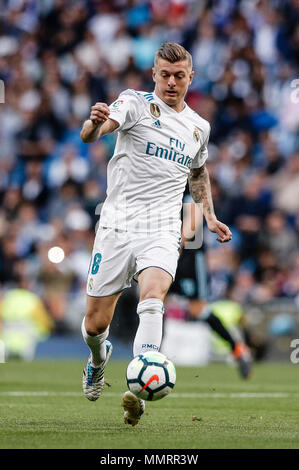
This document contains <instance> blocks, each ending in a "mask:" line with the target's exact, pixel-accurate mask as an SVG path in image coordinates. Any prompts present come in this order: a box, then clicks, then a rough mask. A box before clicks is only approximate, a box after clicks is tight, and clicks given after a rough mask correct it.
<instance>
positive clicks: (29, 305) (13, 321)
mask: <svg viewBox="0 0 299 470" xmlns="http://www.w3.org/2000/svg"><path fill="white" fill-rule="evenodd" d="M52 329H53V321H52V319H51V317H50V315H49V314H48V312H47V311H46V309H45V307H44V305H43V303H42V301H41V300H40V298H39V297H38V296H37V295H36V294H34V293H33V292H30V291H29V290H26V289H23V288H16V289H12V290H10V291H8V292H7V293H6V294H5V295H4V297H3V298H2V300H1V302H0V339H1V340H2V341H3V342H4V345H5V357H6V359H9V358H18V359H22V360H25V361H31V360H32V359H33V358H34V354H35V350H36V346H37V343H38V342H39V341H43V340H45V339H46V338H47V337H48V336H49V334H50V332H51V330H52Z"/></svg>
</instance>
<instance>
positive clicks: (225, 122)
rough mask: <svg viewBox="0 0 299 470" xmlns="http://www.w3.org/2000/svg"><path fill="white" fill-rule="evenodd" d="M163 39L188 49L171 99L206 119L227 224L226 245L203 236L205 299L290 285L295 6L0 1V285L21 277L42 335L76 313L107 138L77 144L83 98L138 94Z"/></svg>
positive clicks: (296, 204)
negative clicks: (190, 69) (188, 62)
mask: <svg viewBox="0 0 299 470" xmlns="http://www.w3.org/2000/svg"><path fill="white" fill-rule="evenodd" d="M164 41H174V42H179V43H181V44H182V45H184V46H185V47H186V48H187V49H188V50H189V51H190V52H191V53H192V55H193V60H194V70H195V78H194V82H193V84H192V86H191V88H190V92H189V94H188V97H187V102H188V104H189V105H190V106H191V107H192V108H193V109H195V110H196V111H197V112H198V113H199V114H200V115H201V116H202V117H204V118H205V119H207V120H208V121H209V122H210V124H211V128H212V131H211V137H210V145H209V159H208V167H209V171H210V175H211V179H212V188H213V197H214V202H215V209H216V214H217V216H218V218H219V219H220V220H222V221H223V222H225V223H226V224H228V225H229V226H230V228H231V229H232V231H233V241H232V243H230V244H228V245H226V246H222V245H219V244H218V246H217V243H216V242H215V238H216V237H214V236H212V234H209V233H207V234H206V236H205V242H206V246H207V249H208V250H207V251H208V254H207V259H208V266H209V270H210V272H211V292H212V295H213V300H216V299H218V298H221V297H222V296H223V295H224V293H225V290H226V287H227V285H228V283H230V284H231V283H232V290H231V292H232V297H233V298H234V299H235V300H237V301H238V302H241V303H243V302H248V301H253V302H258V303H263V302H267V301H268V300H271V299H273V298H279V297H288V298H291V299H294V300H295V299H296V297H297V296H298V293H299V243H298V241H299V153H298V128H299V112H298V106H299V105H298V101H299V97H298V93H297V95H296V88H295V85H296V81H294V80H295V79H296V77H299V73H298V57H299V56H298V47H299V1H298V0H279V1H278V0H277V1H275V0H272V1H270V0H266V1H263V0H260V1H259V0H240V1H238V0H210V1H208V0H206V1H205V0H201V1H198V0H130V1H125V0H108V1H105V0H43V1H36V0H2V1H1V11H0V79H1V80H3V82H4V84H5V103H4V104H0V141H1V145H0V197H1V210H0V239H1V248H0V282H1V295H3V294H5V292H6V291H7V290H9V289H11V288H12V287H15V286H17V285H21V286H24V287H27V288H30V290H32V291H34V292H36V293H37V294H38V295H39V296H40V297H41V298H42V299H43V301H44V302H45V305H46V307H47V310H48V311H49V312H50V313H51V316H52V318H53V319H54V321H55V324H56V328H57V329H58V330H59V328H68V327H69V328H72V327H74V326H75V327H76V328H77V327H78V325H79V324H80V319H81V318H82V313H83V310H84V304H85V295H84V293H85V280H86V274H87V270H88V266H89V258H90V251H91V248H92V243H93V238H94V227H95V224H96V222H97V218H98V217H97V207H98V204H99V203H100V202H102V201H103V199H104V198H105V190H106V166H107V162H108V161H109V159H110V158H111V156H112V153H113V146H114V139H115V137H114V136H105V137H104V138H103V139H102V140H101V141H100V142H97V143H94V144H91V145H86V144H83V143H82V142H81V141H80V136H79V133H80V128H81V126H82V123H83V121H84V120H85V119H86V118H87V117H88V116H89V112H90V106H91V105H92V104H94V103H95V102H96V101H103V102H107V103H111V102H112V101H113V100H114V99H115V98H116V97H117V96H118V94H119V92H120V91H122V90H124V89H126V88H134V89H137V90H147V91H152V90H153V83H152V79H151V67H152V62H153V57H154V53H155V51H156V50H157V48H158V47H159V45H160V44H161V42H164ZM296 52H297V54H296ZM297 85H298V84H297ZM53 246H60V247H61V248H63V250H64V252H65V255H66V256H65V259H64V261H62V262H61V263H59V264H55V263H52V262H50V261H49V258H48V250H49V248H51V247H53ZM297 300H298V301H299V298H298V297H297Z"/></svg>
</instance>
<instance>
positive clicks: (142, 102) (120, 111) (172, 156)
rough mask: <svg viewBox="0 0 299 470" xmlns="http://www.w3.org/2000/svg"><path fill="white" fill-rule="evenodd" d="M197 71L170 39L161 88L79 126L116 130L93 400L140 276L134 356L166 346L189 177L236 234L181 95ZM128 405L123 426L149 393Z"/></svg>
mask: <svg viewBox="0 0 299 470" xmlns="http://www.w3.org/2000/svg"><path fill="white" fill-rule="evenodd" d="M193 75H194V72H193V70H192V57H191V55H190V54H189V53H188V52H187V51H186V50H185V49H184V48H183V47H182V46H180V45H179V44H175V43H164V44H162V46H161V47H160V49H159V50H158V51H157V52H156V55H155V62H154V67H153V81H154V83H155V87H154V91H153V92H152V93H147V92H141V91H135V90H126V91H124V92H122V93H121V94H120V96H119V98H118V99H117V100H116V101H115V102H114V103H112V104H111V105H110V106H108V105H107V104H106V103H96V104H95V105H94V106H92V108H91V114H90V119H88V120H87V121H85V123H84V124H83V128H82V130H81V138H82V140H83V142H86V143H90V142H95V141H96V140H97V139H99V138H101V137H102V136H103V135H105V134H108V133H111V132H117V141H116V145H115V150H114V154H113V157H112V158H111V160H110V161H109V164H108V168H107V181H108V183H107V197H106V199H105V201H104V204H103V207H102V212H101V216H100V221H99V226H98V230H97V233H96V237H95V242H94V247H93V252H92V259H91V266H90V270H89V273H88V279H87V305H86V313H85V317H84V319H83V322H82V334H83V338H84V340H85V342H86V344H87V345H88V347H89V349H90V356H89V359H88V362H87V365H86V367H85V369H84V373H83V390H84V394H85V396H86V397H87V398H88V399H89V400H96V399H97V398H99V396H100V395H101V393H102V390H103V387H104V369H105V366H106V364H107V362H108V360H109V358H110V356H111V352H112V345H111V343H110V342H109V341H108V340H107V337H108V334H109V325H110V323H111V320H112V317H113V313H114V309H115V305H116V303H117V300H118V298H119V297H120V295H121V292H122V291H123V290H124V289H126V288H127V287H130V285H131V280H132V278H133V277H134V279H135V280H137V281H138V284H139V290H140V298H139V303H138V307H137V314H138V315H139V326H138V329H137V332H136V336H135V339H134V345H133V354H134V356H136V355H138V354H142V353H144V352H146V351H151V350H152V351H158V350H159V348H160V343H161V339H162V322H163V312H164V307H163V302H164V299H165V296H166V294H167V291H168V289H169V287H170V285H171V283H172V281H173V279H174V278H175V272H176V267H177V260H178V256H179V243H180V237H181V219H180V211H181V206H182V198H183V194H184V190H185V186H186V182H187V179H188V177H189V185H190V192H191V194H192V197H193V199H194V201H195V202H200V203H202V204H203V212H204V216H205V219H206V222H207V226H208V228H209V229H210V230H211V231H212V232H214V233H216V234H217V235H218V237H217V240H218V241H219V242H220V243H225V242H228V241H229V240H231V236H232V235H231V232H230V230H229V228H228V227H227V226H226V225H225V224H223V223H222V222H220V221H219V220H218V219H217V217H216V215H215V213H214V209H213V202H212V196H211V188H210V181H209V174H208V170H207V168H206V166H205V161H206V159H207V157H208V151H207V144H208V139H209V133H210V125H209V123H208V122H207V121H206V120H204V119H202V118H201V117H200V116H199V115H198V114H197V113H195V112H194V111H193V110H192V109H190V108H189V106H187V104H186V103H185V101H184V98H185V95H186V93H187V90H188V87H189V85H190V84H191V82H192V79H193ZM122 406H123V408H124V420H125V423H127V424H131V425H133V426H134V425H136V424H137V423H138V422H139V419H140V417H141V415H142V413H143V411H144V402H143V400H140V399H138V398H137V397H136V396H135V395H133V394H132V393H131V392H126V393H125V394H124V396H123V401H122Z"/></svg>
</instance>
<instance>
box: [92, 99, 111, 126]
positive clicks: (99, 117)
mask: <svg viewBox="0 0 299 470" xmlns="http://www.w3.org/2000/svg"><path fill="white" fill-rule="evenodd" d="M109 114H110V109H109V106H108V105H107V104H106V103H96V104H94V105H93V106H92V107H91V113H90V117H89V119H90V120H91V122H92V123H93V124H94V125H95V126H99V125H101V124H103V123H104V122H105V121H107V119H108V118H109Z"/></svg>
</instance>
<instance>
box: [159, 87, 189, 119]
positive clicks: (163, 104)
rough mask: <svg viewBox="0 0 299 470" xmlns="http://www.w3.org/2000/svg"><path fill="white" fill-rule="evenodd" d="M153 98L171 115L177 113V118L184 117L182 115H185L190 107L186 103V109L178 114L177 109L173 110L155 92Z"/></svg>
mask: <svg viewBox="0 0 299 470" xmlns="http://www.w3.org/2000/svg"><path fill="white" fill-rule="evenodd" d="M153 97H154V98H155V101H157V102H158V103H159V104H161V106H164V107H165V108H166V109H167V110H168V111H169V112H170V113H175V114H176V115H177V116H182V114H185V113H186V111H187V109H188V105H187V103H186V102H185V101H184V105H185V107H184V109H182V111H180V112H178V111H176V110H175V109H173V108H172V107H171V106H168V104H166V103H165V102H164V101H163V100H161V98H159V97H158V96H157V95H156V93H155V92H153Z"/></svg>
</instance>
